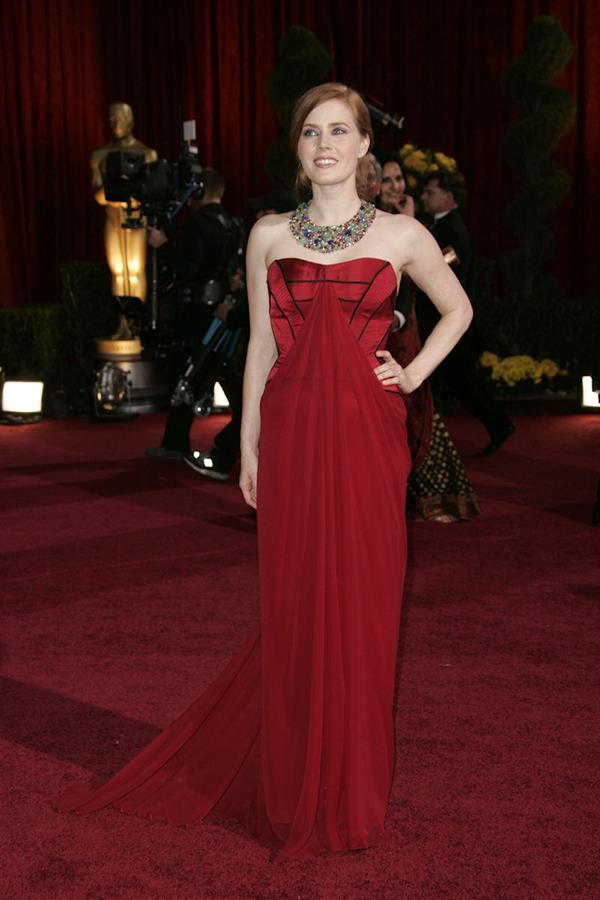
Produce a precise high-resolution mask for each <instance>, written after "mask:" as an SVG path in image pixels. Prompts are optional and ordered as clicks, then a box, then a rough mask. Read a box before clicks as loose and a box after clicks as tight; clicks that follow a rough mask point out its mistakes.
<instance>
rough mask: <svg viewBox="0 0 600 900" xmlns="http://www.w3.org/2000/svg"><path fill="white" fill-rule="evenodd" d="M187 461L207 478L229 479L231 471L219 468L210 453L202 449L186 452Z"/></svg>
mask: <svg viewBox="0 0 600 900" xmlns="http://www.w3.org/2000/svg"><path fill="white" fill-rule="evenodd" d="M185 461H186V463H187V464H188V466H189V467H190V469H193V470H194V472H198V474H199V475H204V476H205V477H206V478H212V479H213V481H229V479H230V478H231V471H228V470H225V469H218V468H217V467H216V466H215V464H214V460H213V458H212V456H211V455H210V453H202V452H201V451H200V450H194V451H192V453H186V455H185Z"/></svg>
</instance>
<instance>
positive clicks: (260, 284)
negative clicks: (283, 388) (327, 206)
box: [240, 217, 277, 509]
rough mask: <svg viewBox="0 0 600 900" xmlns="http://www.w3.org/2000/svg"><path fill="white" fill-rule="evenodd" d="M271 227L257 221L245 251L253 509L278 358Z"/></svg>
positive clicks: (248, 473) (247, 470)
mask: <svg viewBox="0 0 600 900" xmlns="http://www.w3.org/2000/svg"><path fill="white" fill-rule="evenodd" d="M265 218H267V217H265ZM268 218H270V217H268ZM269 231H270V229H269V223H268V222H265V221H264V219H261V220H260V221H259V222H257V223H256V225H254V227H253V229H252V231H251V232H250V237H249V240H248V249H247V252H246V283H247V288H248V305H249V312H250V340H249V342H248V353H247V356H246V368H245V370H244V403H243V410H242V430H241V445H240V447H241V471H240V488H241V490H242V494H243V495H244V500H245V501H246V503H248V504H249V505H250V506H252V507H253V508H254V509H256V477H257V470H258V444H259V437H260V400H261V397H262V395H263V391H264V389H265V384H266V381H267V376H268V374H269V372H270V370H271V367H272V366H273V363H274V362H275V360H276V359H277V345H276V344H275V339H274V337H273V331H272V329H271V320H270V317H269V291H268V287H267V265H266V249H267V235H268V232H269Z"/></svg>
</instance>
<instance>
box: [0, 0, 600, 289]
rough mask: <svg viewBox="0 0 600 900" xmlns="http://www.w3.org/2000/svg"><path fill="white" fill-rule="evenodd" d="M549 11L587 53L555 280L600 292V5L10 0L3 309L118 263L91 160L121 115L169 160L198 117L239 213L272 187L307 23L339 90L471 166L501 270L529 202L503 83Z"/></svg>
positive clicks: (475, 195) (475, 219) (2, 40)
mask: <svg viewBox="0 0 600 900" xmlns="http://www.w3.org/2000/svg"><path fill="white" fill-rule="evenodd" d="M540 13H553V14H556V15H558V16H559V18H560V20H561V22H562V25H563V27H564V29H565V30H566V31H567V33H568V34H569V37H570V39H571V41H572V42H573V44H574V47H575V53H574V57H573V60H572V62H571V64H570V65H569V67H568V69H567V71H566V73H565V76H564V78H563V80H562V83H563V86H564V87H566V88H568V89H569V90H570V91H571V92H572V93H573V95H574V96H575V98H576V100H577V103H578V116H577V122H576V125H575V127H574V129H573V131H572V132H571V134H570V135H569V136H568V137H567V138H566V139H565V140H564V141H563V142H562V144H561V146H560V150H559V154H558V157H559V159H560V161H561V162H562V164H563V165H564V166H565V167H566V168H567V169H568V170H569V171H570V172H571V174H572V175H573V178H574V186H573V191H572V194H571V196H570V198H569V199H568V201H567V202H566V203H565V204H564V206H563V208H562V209H561V211H560V213H559V214H558V216H557V228H558V232H559V237H560V251H559V259H558V262H557V269H558V271H559V272H560V275H561V279H562V284H563V289H564V291H565V292H566V293H574V292H579V293H581V292H589V291H592V290H594V289H595V288H596V287H597V285H596V284H595V283H594V275H595V269H596V261H595V260H596V247H595V244H596V236H595V232H594V231H593V230H592V228H591V203H592V198H593V197H594V196H595V195H597V194H598V193H599V191H598V189H599V187H600V184H599V181H600V177H599V172H598V167H597V160H598V158H599V157H600V84H599V80H600V77H599V70H598V62H597V60H598V59H599V58H600V4H597V3H586V2H585V0H527V2H518V0H504V2H503V3H489V2H485V0H446V2H443V3H442V2H437V0H434V2H430V3H428V4H425V5H423V4H418V3H413V2H410V3H409V2H399V0H378V3H377V4H370V3H368V0H329V2H327V3H323V2H322V0H256V2H249V0H171V2H170V3H164V2H162V0H127V2H123V0H3V3H2V4H1V6H0V66H1V71H2V82H1V84H0V104H1V106H0V111H1V113H2V122H3V126H4V138H5V140H4V142H3V143H4V148H3V150H4V152H3V153H2V157H1V164H0V191H1V196H0V200H1V213H0V274H1V293H0V305H2V306H18V305H21V304H25V303H41V302H47V301H49V300H53V299H55V298H56V276H57V269H58V266H59V265H60V263H61V262H62V261H64V260H67V259H85V258H101V257H102V243H101V231H102V216H103V212H102V210H101V209H100V208H99V207H97V206H96V204H95V203H94V202H93V200H92V197H91V191H90V173H89V155H90V152H91V151H92V150H93V149H95V148H96V147H99V146H101V145H102V144H103V143H105V141H106V140H107V139H108V137H109V131H108V125H107V108H108V105H109V103H110V102H112V101H115V100H125V101H127V102H129V103H131V105H132V106H133V109H134V113H135V117H136V127H135V132H136V135H137V136H138V137H139V138H140V139H141V140H143V141H145V142H146V143H148V144H150V145H151V146H153V147H155V148H156V149H157V150H158V152H159V154H160V155H161V156H166V157H174V156H175V155H176V153H177V149H178V140H179V134H180V123H181V121H182V119H184V118H196V119H197V123H198V145H199V149H200V157H201V161H202V162H204V163H206V164H213V165H216V166H218V167H219V168H220V169H221V170H222V171H223V172H224V173H225V175H226V176H227V178H228V184H229V186H228V194H227V199H228V203H229V206H230V207H231V208H232V209H233V210H236V211H239V212H243V210H244V208H245V204H246V200H247V198H248V197H249V196H253V195H255V194H257V193H260V192H262V191H263V190H265V189H267V188H268V181H267V178H266V175H265V172H264V157H265V151H266V148H267V147H268V145H269V143H270V142H271V140H272V139H273V137H274V136H275V135H276V133H277V123H276V121H275V117H274V115H273V113H272V111H271V108H270V106H269V103H268V100H267V95H266V81H267V76H268V74H269V72H270V71H271V70H272V68H273V67H274V65H275V63H276V60H277V50H278V44H279V40H280V38H281V36H282V35H283V34H284V33H285V32H286V31H287V29H288V28H289V27H290V25H292V24H300V25H305V26H306V27H308V28H311V29H312V30H313V31H314V32H315V33H316V35H317V36H318V37H319V38H320V39H321V40H322V41H323V43H324V44H325V45H326V46H327V47H328V48H329V50H330V52H331V55H332V60H333V70H332V75H333V76H334V77H336V78H338V79H340V80H344V81H347V82H349V83H351V84H353V85H354V86H356V87H358V88H359V89H360V90H361V91H363V92H364V93H366V94H368V95H370V96H371V97H373V98H376V99H377V100H379V101H380V102H381V104H382V105H383V106H384V107H385V108H386V109H387V110H389V111H391V112H397V113H399V114H401V115H404V116H405V117H406V122H405V130H404V133H403V135H402V136H401V138H400V141H404V140H413V141H417V142H421V143H422V144H424V145H427V146H434V147H435V148H436V149H441V150H444V151H445V152H446V153H449V154H451V155H452V156H455V157H456V158H457V159H458V161H459V164H460V166H461V168H462V169H463V171H464V172H465V175H466V178H467V181H468V185H469V188H470V196H471V202H470V206H469V210H468V218H469V221H470V225H471V228H472V230H473V234H474V238H475V243H476V248H477V251H478V252H479V253H480V254H485V255H489V256H494V255H496V254H497V253H498V252H499V250H500V249H502V248H503V247H506V246H507V245H510V236H509V235H507V234H506V233H505V232H504V231H503V228H502V225H501V221H500V216H501V211H502V207H503V205H504V203H505V202H506V200H507V199H508V197H509V196H510V194H511V191H512V190H513V184H512V180H511V175H510V172H509V171H508V170H507V167H506V165H505V162H504V155H503V149H502V137H503V134H504V131H505V129H506V126H507V124H508V123H509V122H510V121H511V116H512V115H513V113H512V111H511V110H510V109H509V108H508V106H507V104H506V103H505V101H504V98H503V96H502V91H501V86H500V77H501V73H502V70H503V68H504V67H505V65H506V63H507V62H508V61H509V60H510V59H511V58H513V57H514V56H515V55H517V54H518V53H520V52H521V51H522V49H523V40H524V33H525V30H526V27H527V25H528V24H529V22H530V21H531V19H532V18H533V17H534V16H535V15H538V14H540ZM396 144H398V140H397V141H396Z"/></svg>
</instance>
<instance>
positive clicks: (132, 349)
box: [94, 338, 170, 418]
mask: <svg viewBox="0 0 600 900" xmlns="http://www.w3.org/2000/svg"><path fill="white" fill-rule="evenodd" d="M107 366H108V367H112V368H113V369H119V370H121V372H123V373H125V375H126V378H127V381H128V382H129V390H128V392H127V396H126V397H124V398H123V399H122V400H121V401H120V402H119V403H118V405H115V406H114V408H113V409H106V410H104V411H103V410H101V409H100V408H99V407H97V409H98V413H100V414H101V416H102V417H103V418H104V417H107V418H109V417H111V416H114V417H115V418H118V417H119V416H123V415H133V414H136V413H147V412H157V411H159V410H162V409H166V407H167V406H168V405H169V396H170V395H169V388H168V384H167V375H166V371H165V363H164V361H163V360H157V359H142V346H141V343H140V340H139V338H134V339H133V340H129V341H113V340H109V339H107V340H97V341H96V369H97V372H98V377H97V379H96V386H95V388H94V391H95V393H96V399H97V401H98V402H100V398H99V397H98V392H97V391H98V387H99V384H100V381H101V379H100V375H101V372H102V371H103V370H105V369H106V367H107ZM100 405H101V404H100Z"/></svg>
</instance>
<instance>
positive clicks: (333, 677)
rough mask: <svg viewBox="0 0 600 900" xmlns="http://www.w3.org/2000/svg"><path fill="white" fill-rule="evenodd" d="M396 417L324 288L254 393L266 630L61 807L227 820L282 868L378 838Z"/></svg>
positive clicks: (392, 578)
mask: <svg viewBox="0 0 600 900" xmlns="http://www.w3.org/2000/svg"><path fill="white" fill-rule="evenodd" d="M405 418H406V411H405V405H404V401H403V399H402V397H401V396H400V394H399V393H397V392H396V393H394V392H392V391H391V390H385V389H384V388H383V386H382V385H381V383H380V382H379V381H378V380H377V378H376V377H375V376H374V374H373V371H372V368H371V365H370V364H369V362H368V360H367V358H366V357H365V354H364V351H363V349H362V348H361V346H360V344H359V342H358V341H357V339H356V337H355V336H354V335H353V334H352V332H351V330H350V328H349V326H348V323H347V322H346V321H345V319H344V317H343V315H342V312H341V310H340V304H339V302H338V300H337V298H336V296H335V294H334V292H333V291H332V290H331V289H330V288H329V287H328V284H327V282H325V283H324V284H323V287H322V288H321V289H320V295H319V298H318V303H317V302H315V303H314V304H313V306H312V308H311V310H310V312H309V313H308V315H307V318H306V322H305V324H304V327H303V329H302V331H301V333H300V335H299V336H298V338H297V340H296V341H295V343H294V344H293V346H292V347H291V349H290V350H289V353H288V354H287V356H286V358H285V360H284V362H283V364H282V365H281V366H280V367H279V368H278V370H277V372H276V373H275V375H274V377H273V378H272V380H271V381H270V382H269V383H268V384H267V386H266V388H265V392H264V394H263V398H262V401H261V432H260V448H259V472H258V536H259V559H260V588H261V620H260V629H259V630H257V631H256V632H255V633H254V634H252V635H251V636H250V637H249V638H248V640H247V641H246V643H245V644H244V646H243V647H242V649H241V650H240V651H239V652H238V653H237V654H236V656H235V657H234V658H233V659H232V660H231V662H230V663H229V665H228V667H227V668H226V669H225V671H224V672H223V673H222V674H221V675H220V676H219V678H217V680H216V681H215V682H214V683H213V684H212V685H211V686H210V687H209V688H208V690H207V691H206V692H205V693H204V694H203V695H202V696H201V697H200V699H199V700H198V701H196V703H195V704H193V705H192V707H190V709H188V710H187V711H186V712H185V713H184V714H183V715H182V716H181V717H180V718H179V719H177V720H176V721H175V722H174V723H173V724H172V725H171V726H170V727H169V728H167V730H166V731H165V732H163V734H162V735H159V737H157V738H156V739H155V740H154V741H153V742H152V743H151V744H150V745H149V746H148V747H147V748H146V749H145V750H143V751H142V752H141V753H140V754H138V756H136V757H135V758H134V759H133V760H132V761H131V762H130V763H128V764H127V765H126V766H125V768H124V769H122V770H121V772H119V773H118V774H117V775H116V776H114V777H113V778H112V779H111V780H110V781H109V782H108V783H107V784H105V785H104V786H102V787H100V788H98V789H96V790H91V791H90V790H87V791H83V792H82V791H77V792H74V793H73V792H71V793H69V794H67V795H65V796H64V797H63V798H61V801H60V806H61V808H63V809H75V810H77V811H78V812H89V811H91V810H94V809H99V808H101V807H103V806H107V805H113V806H116V807H118V808H120V809H122V810H124V811H126V812H134V813H140V814H142V815H146V816H149V817H151V818H159V819H166V820H169V821H171V822H175V823H188V824H189V823H193V822H197V821H199V820H200V819H202V818H203V817H205V816H207V815H210V817H211V818H216V819H218V820H225V819H235V820H236V821H242V822H243V823H244V824H245V825H246V826H247V827H248V828H249V830H250V831H251V832H252V833H253V834H255V835H256V836H258V837H259V838H260V839H262V840H264V841H267V842H269V843H270V844H272V845H273V846H275V847H276V848H277V849H278V858H279V859H281V860H282V859H291V858H294V859H302V858H307V857H310V856H314V855H316V854H318V853H322V852H326V851H335V850H345V849H354V848H362V847H367V846H369V845H371V844H373V843H376V842H379V841H381V840H383V839H385V829H384V818H385V812H386V807H387V801H388V795H389V790H390V785H391V778H392V770H393V758H394V744H393V719H392V703H393V692H394V680H395V679H394V676H395V665H396V651H397V642H398V629H399V619H400V606H401V597H402V588H403V579H404V571H405V561H406V536H405V520H404V508H405V484H406V477H407V474H408V470H409V467H410V460H409V453H408V449H407V443H406V431H405Z"/></svg>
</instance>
